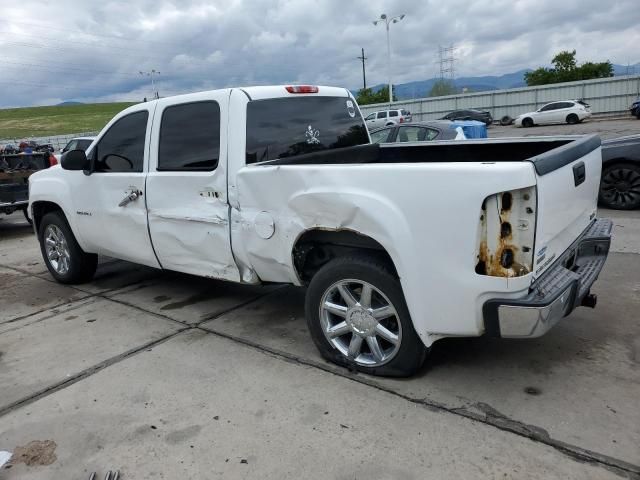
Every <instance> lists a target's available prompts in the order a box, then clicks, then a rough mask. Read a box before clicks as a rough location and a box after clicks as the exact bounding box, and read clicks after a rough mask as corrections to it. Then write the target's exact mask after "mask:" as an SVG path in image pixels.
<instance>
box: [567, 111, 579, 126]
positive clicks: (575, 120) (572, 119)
mask: <svg viewBox="0 0 640 480" xmlns="http://www.w3.org/2000/svg"><path fill="white" fill-rule="evenodd" d="M578 122H580V117H578V115H576V114H575V113H570V114H569V115H567V123H568V124H569V125H575V124H576V123H578Z"/></svg>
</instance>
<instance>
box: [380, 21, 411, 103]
mask: <svg viewBox="0 0 640 480" xmlns="http://www.w3.org/2000/svg"><path fill="white" fill-rule="evenodd" d="M403 18H404V14H402V15H397V16H395V17H391V18H389V17H388V16H387V14H386V13H383V14H382V15H380V20H374V21H373V24H374V25H378V23H380V22H384V24H385V27H386V29H387V70H388V71H387V76H388V78H389V104H391V103H392V102H393V86H392V85H391V42H390V40H389V25H390V24H392V23H398V22H399V21H400V20H402V19H403Z"/></svg>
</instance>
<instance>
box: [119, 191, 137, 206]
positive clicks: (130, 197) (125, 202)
mask: <svg viewBox="0 0 640 480" xmlns="http://www.w3.org/2000/svg"><path fill="white" fill-rule="evenodd" d="M141 196H142V192H141V191H140V190H138V189H133V190H131V192H130V193H129V194H128V195H127V196H126V197H124V198H123V199H122V201H121V202H120V203H119V204H118V206H119V207H126V206H127V205H128V204H129V203H131V202H133V201H134V200H136V199H137V198H138V197H141Z"/></svg>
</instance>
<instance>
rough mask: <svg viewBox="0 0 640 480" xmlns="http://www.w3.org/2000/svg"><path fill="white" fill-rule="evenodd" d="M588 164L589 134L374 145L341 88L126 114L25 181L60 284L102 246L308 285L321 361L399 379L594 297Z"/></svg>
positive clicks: (182, 101)
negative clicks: (439, 356) (464, 344)
mask: <svg viewBox="0 0 640 480" xmlns="http://www.w3.org/2000/svg"><path fill="white" fill-rule="evenodd" d="M600 171H601V155H600V140H599V138H597V137H593V136H591V137H547V138H527V139H502V140H493V139H492V140H482V141H464V142H429V143H401V144H387V145H377V144H375V145H372V144H370V143H369V135H368V132H367V130H366V126H365V124H364V121H363V119H362V116H361V114H360V111H359V109H358V107H357V104H356V102H355V100H354V99H353V97H352V95H351V94H350V93H349V91H347V90H345V89H341V88H333V87H316V86H273V87H249V88H233V89H224V90H215V91H209V92H202V93H196V94H189V95H183V96H175V97H169V98H163V99H159V100H154V101H152V102H147V103H143V104H140V105H136V106H133V107H130V108H128V109H126V110H124V111H123V112H121V113H120V114H118V115H117V116H116V117H115V118H114V119H113V120H112V121H111V122H110V123H109V124H108V125H107V126H106V127H105V128H104V130H103V131H102V132H101V133H100V135H99V136H98V137H97V139H96V140H95V141H94V142H93V144H92V145H91V147H89V149H88V150H87V153H86V154H85V152H82V151H71V152H69V153H67V155H66V157H65V159H64V161H63V162H62V165H61V166H60V167H54V168H50V169H48V170H46V171H42V172H38V173H36V174H34V175H33V176H32V177H31V178H30V205H29V208H30V215H31V217H32V218H33V223H34V227H35V230H36V233H37V235H38V238H39V240H40V244H41V249H42V254H43V257H44V260H45V262H46V264H47V267H48V268H49V271H50V272H51V274H52V275H53V277H55V278H56V280H58V281H60V282H63V283H77V282H84V281H88V280H90V279H91V278H92V276H93V274H94V272H95V270H96V264H97V255H98V254H102V255H107V256H111V257H116V258H120V259H124V260H128V261H131V262H136V263H140V264H144V265H149V266H152V267H156V268H164V269H169V270H175V271H179V272H185V273H189V274H193V275H200V276H205V277H210V278H216V279H222V280H227V281H233V282H241V283H246V284H260V283H273V282H275V283H290V284H294V285H300V286H306V287H307V293H306V305H305V312H306V318H307V322H308V326H309V330H310V332H311V336H312V338H313V340H314V342H315V344H316V345H317V347H318V348H319V350H320V352H321V353H322V355H323V356H324V357H325V358H326V359H328V360H330V361H332V362H335V363H338V364H340V365H344V366H349V367H352V368H357V369H359V370H361V371H363V372H367V373H371V374H378V375H395V376H402V375H411V374H412V373H414V372H415V371H416V370H417V369H419V368H420V366H421V365H422V363H423V361H424V359H425V356H426V353H427V351H428V349H429V347H430V346H431V345H432V344H433V342H434V341H436V340H438V339H441V338H444V337H452V336H479V335H492V336H498V337H510V338H529V337H536V336H539V335H542V334H543V333H545V332H546V331H547V330H549V329H550V328H551V327H552V326H553V325H554V324H555V323H557V322H558V321H559V320H560V319H561V318H563V317H565V316H566V315H568V314H569V313H570V312H571V311H573V309H574V308H576V307H578V306H580V305H587V306H591V307H593V306H595V302H596V297H595V295H593V294H592V293H591V286H592V284H593V283H594V282H595V280H596V278H597V276H598V274H599V272H600V270H601V269H602V267H603V265H604V262H605V260H606V257H607V254H608V251H609V244H610V237H611V226H612V224H611V222H610V221H608V220H602V219H597V218H596V201H597V196H598V185H599V182H600ZM212 288H215V284H212Z"/></svg>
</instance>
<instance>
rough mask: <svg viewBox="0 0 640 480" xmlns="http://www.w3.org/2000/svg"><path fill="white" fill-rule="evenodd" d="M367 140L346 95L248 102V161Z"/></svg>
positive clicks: (263, 159) (360, 119)
mask: <svg viewBox="0 0 640 480" xmlns="http://www.w3.org/2000/svg"><path fill="white" fill-rule="evenodd" d="M366 143H369V136H368V134H367V128H366V127H365V125H364V122H363V121H362V117H361V116H360V115H359V114H358V110H357V109H356V108H355V104H354V103H353V100H351V99H349V98H347V97H318V96H314V97H293V98H292V97H285V98H270V99H266V100H254V101H251V102H249V103H248V104H247V152H246V153H247V163H248V164H250V163H256V162H264V161H266V160H275V159H277V158H285V157H292V156H295V155H302V154H305V153H312V152H317V151H321V150H330V149H335V148H343V147H352V146H355V145H363V144H366Z"/></svg>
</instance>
